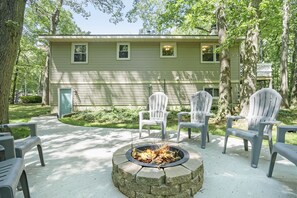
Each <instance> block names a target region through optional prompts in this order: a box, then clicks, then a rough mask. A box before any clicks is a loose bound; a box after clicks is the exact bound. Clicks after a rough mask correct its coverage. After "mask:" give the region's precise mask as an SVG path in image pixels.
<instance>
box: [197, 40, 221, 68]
mask: <svg viewBox="0 0 297 198" xmlns="http://www.w3.org/2000/svg"><path fill="white" fill-rule="evenodd" d="M203 45H212V46H213V47H214V50H216V48H217V45H219V44H218V43H201V46H200V53H201V63H219V62H220V60H216V53H214V52H213V56H214V57H213V58H214V60H215V61H203V53H202V46H203Z"/></svg>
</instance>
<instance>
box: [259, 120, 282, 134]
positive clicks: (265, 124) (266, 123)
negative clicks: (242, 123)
mask: <svg viewBox="0 0 297 198" xmlns="http://www.w3.org/2000/svg"><path fill="white" fill-rule="evenodd" d="M278 124H280V121H277V120H271V121H264V122H260V123H259V135H262V136H263V133H264V128H265V127H266V126H267V125H270V126H272V125H278ZM269 136H270V137H271V136H272V134H271V133H270V134H269Z"/></svg>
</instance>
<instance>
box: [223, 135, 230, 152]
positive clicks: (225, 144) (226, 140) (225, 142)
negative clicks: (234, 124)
mask: <svg viewBox="0 0 297 198" xmlns="http://www.w3.org/2000/svg"><path fill="white" fill-rule="evenodd" d="M228 137H229V135H225V141H224V149H223V154H225V153H226V147H227V142H228Z"/></svg>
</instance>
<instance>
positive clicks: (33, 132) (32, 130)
mask: <svg viewBox="0 0 297 198" xmlns="http://www.w3.org/2000/svg"><path fill="white" fill-rule="evenodd" d="M17 127H28V128H29V129H30V134H31V136H37V133H36V132H37V127H36V123H34V122H27V123H25V122H23V123H14V124H1V125H0V128H17Z"/></svg>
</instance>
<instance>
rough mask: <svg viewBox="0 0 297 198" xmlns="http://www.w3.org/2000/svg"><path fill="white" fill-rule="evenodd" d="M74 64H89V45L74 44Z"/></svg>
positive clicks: (72, 55) (72, 59)
mask: <svg viewBox="0 0 297 198" xmlns="http://www.w3.org/2000/svg"><path fill="white" fill-rule="evenodd" d="M71 62H72V63H88V44H87V43H72V53H71Z"/></svg>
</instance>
